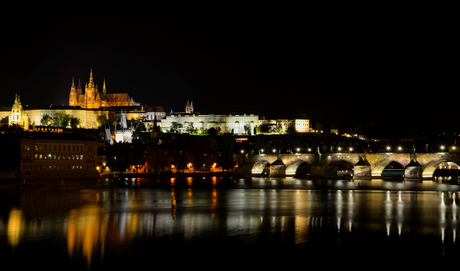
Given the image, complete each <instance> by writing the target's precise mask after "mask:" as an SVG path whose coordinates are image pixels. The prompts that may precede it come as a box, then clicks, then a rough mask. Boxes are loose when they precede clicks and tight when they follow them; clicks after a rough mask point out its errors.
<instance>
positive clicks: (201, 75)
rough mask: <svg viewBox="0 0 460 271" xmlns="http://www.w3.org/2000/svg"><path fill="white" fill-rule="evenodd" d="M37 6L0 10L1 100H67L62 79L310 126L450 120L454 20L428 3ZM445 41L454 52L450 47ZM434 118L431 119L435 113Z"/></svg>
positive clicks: (161, 101)
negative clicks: (297, 118)
mask: <svg viewBox="0 0 460 271" xmlns="http://www.w3.org/2000/svg"><path fill="white" fill-rule="evenodd" d="M43 9H44V8H43V7H42V6H38V7H37V9H31V10H27V11H24V10H22V9H21V12H19V11H18V12H11V13H10V14H8V15H7V16H4V17H3V18H2V19H1V20H2V21H1V23H2V26H1V28H2V39H1V45H0V49H1V51H2V59H1V61H0V66H1V70H0V90H1V93H2V95H1V96H0V105H3V106H10V105H11V104H12V101H13V99H14V94H16V93H17V94H19V95H21V101H22V102H23V104H31V105H49V104H68V94H69V90H70V86H71V80H72V77H75V80H76V81H78V79H80V80H81V82H82V85H84V84H85V83H86V82H87V81H88V78H89V72H90V69H91V68H92V69H93V75H94V79H95V83H97V84H98V86H99V88H100V89H102V82H103V79H104V78H105V80H106V86H107V91H108V92H109V93H115V92H128V93H129V95H130V96H131V97H133V98H134V100H135V101H137V102H140V103H142V104H145V105H151V106H153V105H160V106H163V108H164V109H165V111H166V112H169V111H171V110H174V111H183V110H184V106H185V103H186V101H187V100H193V102H194V105H195V110H196V111H199V112H203V113H229V112H241V113H258V114H262V115H268V116H269V117H289V118H291V117H293V116H294V115H295V114H296V113H305V114H306V115H307V117H308V118H310V119H312V122H331V123H334V122H341V121H352V122H359V121H361V120H362V121H366V120H370V119H375V120H391V119H398V120H400V121H401V120H402V121H404V120H407V119H412V118H416V119H419V120H421V121H425V120H426V121H427V122H431V121H436V120H438V119H440V118H443V119H445V118H449V119H450V120H451V121H453V122H455V123H458V121H457V117H458V113H457V112H458V101H459V98H460V97H459V96H460V95H459V94H458V83H457V82H458V80H457V78H458V74H459V70H458V61H457V60H458V53H457V51H458V49H457V48H458V42H457V41H456V39H457V32H458V31H453V30H454V28H455V27H453V26H452V25H454V18H450V17H449V16H448V15H444V14H439V13H437V12H436V11H432V10H430V9H427V10H416V9H415V8H414V7H407V8H404V7H401V6H399V7H398V8H393V7H377V6H374V7H371V6H368V7H363V6H359V7H358V6H356V7H352V6H340V7H337V6H323V7H319V6H288V5H285V6H262V5H260V6H256V5H254V6H249V5H244V6H203V7H198V6H194V7H190V8H186V7H181V9H180V10H177V9H168V10H165V9H161V8H159V7H156V6H153V7H136V8H133V7H129V6H121V5H120V6H114V5H110V6H102V5H99V6H98V5H96V6H95V5H90V6H86V7H83V8H77V7H72V8H62V9H59V10H55V9H54V7H53V9H52V8H51V7H50V8H49V9H47V10H48V11H46V12H43V11H42V10H43ZM454 48H455V49H454ZM440 113H441V114H440Z"/></svg>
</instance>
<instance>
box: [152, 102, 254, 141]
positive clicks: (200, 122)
mask: <svg viewBox="0 0 460 271" xmlns="http://www.w3.org/2000/svg"><path fill="white" fill-rule="evenodd" d="M258 121H259V117H258V116H257V115H253V114H250V115H246V114H229V115H215V114H201V113H196V112H195V110H194V107H193V102H190V101H187V103H186V105H185V112H180V113H170V114H169V115H167V116H166V117H165V118H163V119H162V120H161V125H160V128H161V129H162V130H163V131H164V132H169V131H170V129H171V127H172V126H176V127H177V132H179V133H186V132H189V131H192V130H208V129H210V128H215V129H220V130H221V131H222V132H223V133H234V134H249V135H252V134H254V127H255V126H257V125H258Z"/></svg>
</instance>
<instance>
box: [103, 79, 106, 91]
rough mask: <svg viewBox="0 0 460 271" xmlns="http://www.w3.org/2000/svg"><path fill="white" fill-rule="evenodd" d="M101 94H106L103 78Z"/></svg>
mask: <svg viewBox="0 0 460 271" xmlns="http://www.w3.org/2000/svg"><path fill="white" fill-rule="evenodd" d="M102 92H103V93H104V94H106V90H105V78H104V85H103V86H102Z"/></svg>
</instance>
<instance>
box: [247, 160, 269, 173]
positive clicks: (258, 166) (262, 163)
mask: <svg viewBox="0 0 460 271" xmlns="http://www.w3.org/2000/svg"><path fill="white" fill-rule="evenodd" d="M267 164H268V166H270V162H268V161H267V160H266V159H261V160H259V161H257V162H256V163H255V164H254V166H253V167H252V169H251V174H252V175H262V174H263V173H264V170H265V168H266V167H267Z"/></svg>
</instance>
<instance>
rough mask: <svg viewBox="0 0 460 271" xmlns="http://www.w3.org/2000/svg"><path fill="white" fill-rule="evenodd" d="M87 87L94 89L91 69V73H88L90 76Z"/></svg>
mask: <svg viewBox="0 0 460 271" xmlns="http://www.w3.org/2000/svg"><path fill="white" fill-rule="evenodd" d="M88 87H90V88H94V81H93V69H91V72H90V74H89V83H88Z"/></svg>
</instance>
